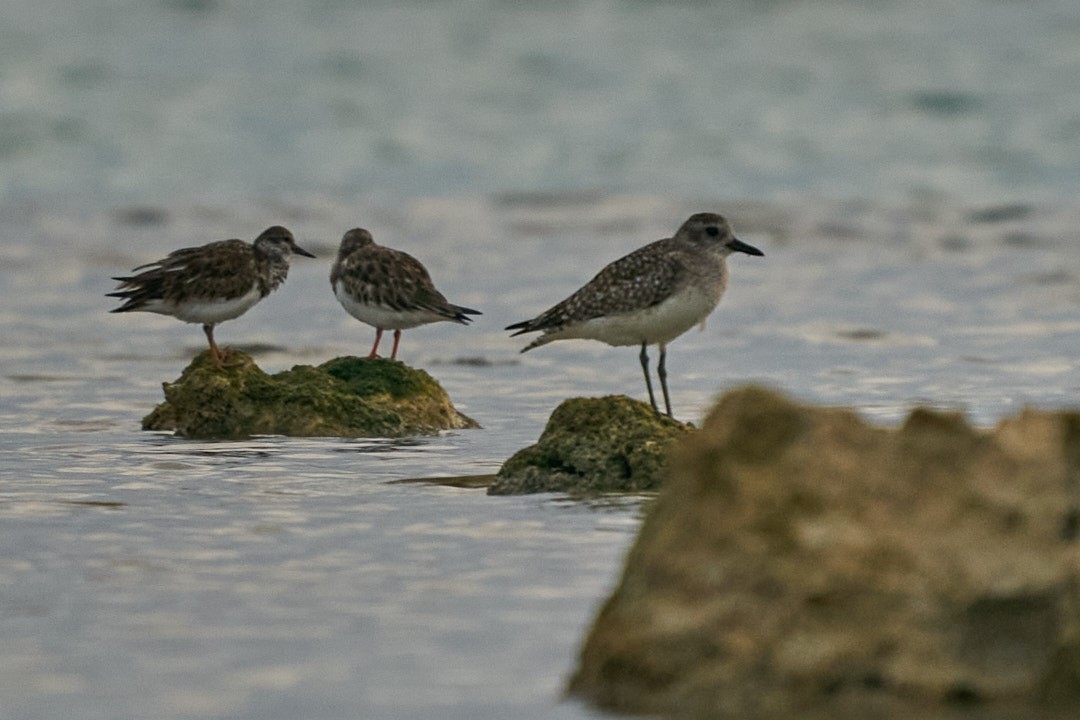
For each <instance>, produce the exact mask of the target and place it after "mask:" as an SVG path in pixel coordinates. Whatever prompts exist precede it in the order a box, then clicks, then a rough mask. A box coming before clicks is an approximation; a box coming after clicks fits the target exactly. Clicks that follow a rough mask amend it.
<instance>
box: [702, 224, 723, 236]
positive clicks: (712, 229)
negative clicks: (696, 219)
mask: <svg viewBox="0 0 1080 720" xmlns="http://www.w3.org/2000/svg"><path fill="white" fill-rule="evenodd" d="M705 234H706V235H708V236H709V237H716V236H717V235H719V234H720V230H719V228H717V227H716V226H715V225H710V226H709V227H707V228H705Z"/></svg>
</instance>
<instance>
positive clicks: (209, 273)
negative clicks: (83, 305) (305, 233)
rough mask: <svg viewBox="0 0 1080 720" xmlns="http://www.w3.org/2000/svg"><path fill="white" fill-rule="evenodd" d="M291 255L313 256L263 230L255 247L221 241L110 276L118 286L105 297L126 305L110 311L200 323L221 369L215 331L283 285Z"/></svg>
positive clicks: (276, 230)
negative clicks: (151, 314)
mask: <svg viewBox="0 0 1080 720" xmlns="http://www.w3.org/2000/svg"><path fill="white" fill-rule="evenodd" d="M294 253H295V254H297V255H303V256H305V257H315V256H314V255H312V254H311V253H309V252H308V251H307V250H304V249H303V248H301V247H300V246H298V245H297V244H296V241H295V240H294V239H293V235H292V233H291V232H289V231H288V230H286V229H285V228H283V227H281V226H280V225H274V226H273V227H270V228H267V229H266V230H264V231H263V232H262V234H261V235H259V237H257V238H255V242H254V243H253V244H248V243H246V242H244V241H243V240H235V239H234V240H220V241H218V242H212V243H208V244H206V245H200V246H199V247H191V248H183V249H182V250H176V251H174V252H171V253H169V255H168V257H166V258H164V259H162V260H158V261H157V262H153V263H148V264H146V265H140V266H139V267H137V268H135V269H134V270H133V271H132V272H135V273H138V274H136V275H132V276H130V277H114V278H113V280H117V281H119V283H120V284H119V285H118V286H117V292H112V293H107V296H108V297H116V298H120V299H122V300H124V301H125V302H124V304H123V305H121V306H120V307H118V308H116V309H114V310H112V311H111V312H132V311H142V312H152V313H158V314H159V315H171V316H173V317H174V318H176V319H178V320H183V321H184V322H188V323H199V324H201V325H202V329H203V332H204V333H206V340H207V342H209V343H210V355H211V357H212V358H213V359H214V363H215V364H216V365H217V366H218V367H219V368H221V367H223V363H222V356H221V352H219V351H218V347H217V344H216V343H215V342H214V326H215V325H217V324H218V323H221V322H224V321H226V320H232V319H233V318H238V317H240V316H241V315H243V314H244V313H245V312H247V311H248V310H249V309H251V307H252V306H254V305H255V303H257V302H259V301H260V300H262V299H263V298H264V297H266V296H267V295H269V294H270V291H272V290H274V289H275V288H277V286H278V285H281V283H283V282H284V281H285V277H286V275H288V273H289V255H291V254H294ZM140 270H142V272H139V271H140Z"/></svg>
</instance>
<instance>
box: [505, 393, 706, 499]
mask: <svg viewBox="0 0 1080 720" xmlns="http://www.w3.org/2000/svg"><path fill="white" fill-rule="evenodd" d="M686 427H687V426H685V425H682V424H681V423H679V422H677V421H675V420H672V419H671V418H668V417H658V416H657V415H656V413H654V412H653V411H652V408H650V407H649V406H648V405H646V404H645V403H642V402H639V401H637V400H632V399H630V398H628V397H626V396H625V395H614V396H611V397H604V398H571V399H570V400H566V401H564V402H563V403H562V404H560V405H559V406H558V407H557V408H555V411H554V412H553V413H551V417H550V418H549V419H548V423H547V426H546V427H545V428H544V432H543V433H542V434H541V435H540V439H539V441H537V443H536V444H535V445H531V446H529V447H527V448H525V449H524V450H519V451H518V452H517V453H515V454H514V455H513V456H512V457H511V458H510V459H509V460H507V461H506V462H505V463H504V464H503V466H502V468H500V469H499V472H498V475H496V478H495V482H494V483H493V484H492V485H491V487H489V488H488V494H490V495H513V494H520V493H534V492H568V493H573V494H588V493H599V492H635V491H641V490H654V489H656V488H657V487H658V486H659V484H660V480H661V478H662V477H663V475H664V469H665V465H666V462H667V450H668V447H669V446H670V445H671V442H672V440H674V438H675V437H676V436H678V435H679V434H680V433H681V432H682V431H683V430H685V428H686Z"/></svg>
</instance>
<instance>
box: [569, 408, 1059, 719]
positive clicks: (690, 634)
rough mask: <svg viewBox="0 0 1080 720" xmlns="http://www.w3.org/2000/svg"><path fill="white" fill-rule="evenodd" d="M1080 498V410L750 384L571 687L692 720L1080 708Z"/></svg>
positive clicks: (720, 424)
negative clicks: (974, 407) (978, 417)
mask: <svg viewBox="0 0 1080 720" xmlns="http://www.w3.org/2000/svg"><path fill="white" fill-rule="evenodd" d="M1078 493H1080V415H1077V414H1074V413H1066V412H1045V413H1044V412H1038V411H1033V410H1028V411H1024V412H1022V413H1021V414H1019V415H1017V416H1015V417H1011V418H1008V419H1006V420H1003V421H1002V422H1001V423H1000V424H999V425H998V427H996V428H995V429H994V430H993V431H989V432H987V431H982V430H977V429H974V428H972V427H971V426H969V425H968V424H967V422H966V421H965V420H964V419H963V418H962V417H961V416H959V415H956V414H948V413H939V412H935V411H930V410H925V409H916V410H915V411H913V412H912V413H911V415H910V416H909V418H908V419H907V421H906V422H905V424H904V425H903V426H902V427H901V428H898V429H882V428H879V427H874V426H871V425H869V424H867V423H866V422H865V421H864V420H862V419H861V418H860V417H858V416H857V415H856V414H855V413H853V412H850V411H846V410H841V409H823V408H815V407H808V406H804V405H800V404H797V403H794V402H791V401H790V400H788V399H786V398H784V397H782V396H780V395H777V394H775V393H773V392H770V391H767V390H763V389H760V388H745V389H740V390H737V391H733V392H731V393H729V394H727V395H726V396H725V397H724V398H722V399H721V400H720V401H719V402H718V404H717V406H716V407H715V408H714V410H713V411H712V412H711V413H710V415H709V417H708V418H707V420H706V421H705V423H704V426H703V428H702V430H701V431H700V432H695V433H693V434H690V435H687V436H686V437H685V438H683V439H682V440H681V441H680V442H679V443H678V447H677V449H676V450H675V452H674V453H673V455H672V459H671V465H670V472H669V475H668V477H667V479H666V480H665V482H664V486H663V489H662V491H661V492H660V493H659V495H658V497H657V498H656V499H655V500H654V501H653V502H652V503H651V505H650V507H649V510H648V514H647V517H646V520H645V522H644V524H643V526H642V528H641V531H640V533H639V536H638V538H637V540H636V542H635V545H634V547H633V548H632V550H631V551H630V553H629V555H628V557H627V561H626V567H625V569H624V574H623V577H622V579H621V581H620V583H619V585H618V587H617V588H616V590H615V591H614V593H613V595H612V596H611V597H610V598H609V599H608V601H607V602H606V604H605V605H604V607H603V609H602V610H601V612H600V614H599V616H598V617H597V619H596V621H595V623H594V626H593V627H592V629H591V632H590V633H589V635H588V637H587V639H586V641H585V643H584V646H583V648H582V650H581V654H580V660H579V666H578V668H577V670H576V672H575V674H574V676H573V677H572V679H571V681H570V687H569V690H570V692H571V694H573V695H576V696H579V697H583V698H586V699H588V700H590V701H592V702H593V703H595V704H597V705H599V706H601V707H603V708H606V709H609V710H615V711H621V712H633V713H655V714H659V715H664V716H677V717H694V718H699V717H700V718H751V719H753V718H796V717H797V718H800V719H802V718H819V717H820V718H835V717H875V718H897V719H899V718H908V717H920V718H946V717H947V718H954V717H955V718H960V717H963V718H999V717H1000V718H1004V717H1055V718H1056V717H1062V718H1064V717H1074V716H1075V715H1074V714H1073V713H1075V711H1076V708H1077V707H1080V554H1078V553H1080V549H1078V548H1080V545H1078V542H1077V528H1076V524H1077V518H1076V515H1077V510H1076V507H1077V495H1078ZM958 713H959V714H958ZM1017 713H1019V714H1017Z"/></svg>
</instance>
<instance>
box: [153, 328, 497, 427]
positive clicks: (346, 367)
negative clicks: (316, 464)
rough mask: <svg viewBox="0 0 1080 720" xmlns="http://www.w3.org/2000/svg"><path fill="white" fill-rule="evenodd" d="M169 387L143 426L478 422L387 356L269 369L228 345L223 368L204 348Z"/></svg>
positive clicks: (463, 424)
mask: <svg viewBox="0 0 1080 720" xmlns="http://www.w3.org/2000/svg"><path fill="white" fill-rule="evenodd" d="M163 388H164V390H165V402H163V403H161V404H160V405H158V406H157V407H156V408H154V410H153V412H151V413H150V414H149V415H147V416H146V417H145V418H143V429H144V430H175V431H176V434H177V435H180V436H182V437H187V438H198V439H238V438H244V437H249V436H252V435H292V436H308V437H311V436H332V437H400V436H404V435H423V434H431V433H435V432H438V431H440V430H448V429H456V428H475V427H479V426H478V425H477V423H476V422H475V421H474V420H472V419H471V418H469V417H466V416H465V415H462V414H461V413H459V412H458V411H457V410H455V409H454V406H453V405H452V404H451V402H450V398H449V397H448V396H447V394H446V392H445V391H444V390H443V389H442V387H441V386H440V385H439V383H438V382H436V381H435V379H434V378H432V377H431V376H430V375H428V374H427V373H426V372H424V371H423V370H416V369H414V368H410V367H408V366H407V365H405V364H404V363H401V362H397V361H391V360H384V359H376V360H369V359H367V358H356V357H340V358H335V359H334V360H330V361H328V362H325V363H323V364H322V365H319V366H318V367H313V366H310V365H298V366H296V367H294V368H292V369H291V370H286V371H284V372H280V373H277V374H275V375H268V374H266V373H265V372H263V371H262V370H261V369H260V368H259V367H258V365H256V364H255V362H254V361H253V360H252V359H251V357H250V356H248V355H246V354H244V353H242V352H239V351H236V350H227V351H226V364H225V367H224V368H223V369H220V370H219V369H218V368H217V367H215V365H214V363H213V360H212V359H211V358H210V354H209V352H203V353H200V354H199V355H198V356H197V357H196V358H195V359H194V360H193V361H192V362H191V364H190V365H188V367H187V368H185V369H184V372H183V374H182V375H181V376H180V378H179V379H177V380H176V381H175V382H172V383H164V384H163Z"/></svg>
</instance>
